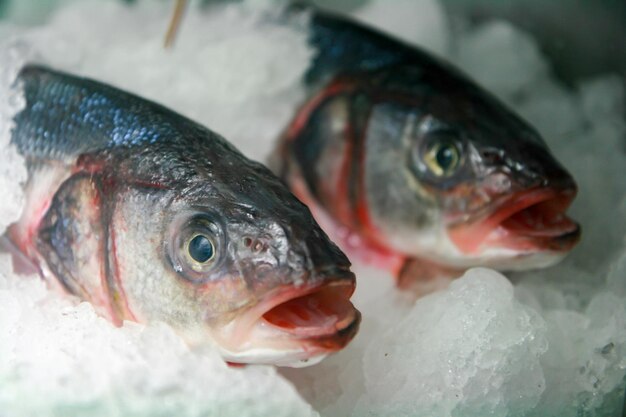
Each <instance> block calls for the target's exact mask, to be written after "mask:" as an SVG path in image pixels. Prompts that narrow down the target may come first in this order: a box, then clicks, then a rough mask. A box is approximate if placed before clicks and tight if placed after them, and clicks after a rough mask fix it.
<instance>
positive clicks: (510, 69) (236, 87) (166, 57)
mask: <svg viewBox="0 0 626 417" xmlns="http://www.w3.org/2000/svg"><path fill="white" fill-rule="evenodd" d="M21 7H25V6H20V10H21ZM169 11H170V10H169V8H168V7H166V5H164V4H161V3H157V2H155V3H141V4H140V5H138V6H135V7H133V8H126V7H123V6H122V5H119V4H117V3H112V2H97V3H94V2H81V3H69V4H68V5H66V6H64V7H63V8H62V9H61V10H59V11H58V12H57V14H55V15H54V17H53V18H51V20H50V21H49V22H48V23H46V24H45V25H43V26H37V27H30V28H29V27H26V28H17V27H14V26H11V25H9V24H8V23H0V39H2V41H0V100H2V102H1V103H0V147H2V149H3V152H2V161H1V163H0V190H2V193H3V203H2V204H0V229H1V228H3V227H4V226H6V225H7V224H9V223H10V222H11V221H13V220H14V219H15V218H16V217H17V216H18V215H19V211H20V209H21V204H22V200H21V199H22V196H21V193H20V189H19V183H20V182H21V181H23V180H24V178H25V175H26V173H25V170H24V166H23V161H21V160H20V159H19V158H18V157H17V154H16V153H15V151H14V150H12V149H11V148H10V147H7V142H8V132H9V129H10V119H11V116H12V114H14V113H15V112H16V111H18V110H19V108H20V105H22V102H21V98H20V96H19V94H16V93H9V91H10V88H11V87H10V86H11V84H12V79H13V77H14V76H15V73H16V71H17V68H18V67H19V65H21V63H22V62H24V61H25V60H33V59H35V60H38V61H43V62H45V63H48V64H50V65H53V66H55V67H57V68H59V69H65V70H68V71H72V72H78V73H81V74H85V75H89V76H92V77H95V78H98V79H101V80H104V81H106V82H109V83H112V84H114V85H116V86H119V87H122V88H125V89H128V90H131V91H134V92H136V93H139V94H141V95H143V96H146V97H149V98H151V99H154V100H157V101H159V102H161V103H163V104H165V105H167V106H168V107H171V108H174V109H175V110H177V111H179V112H181V113H183V114H185V115H188V116H190V117H192V118H194V119H196V120H198V121H200V122H202V123H204V124H206V125H207V126H210V127H211V128H212V129H214V130H216V131H218V132H220V133H222V134H223V135H224V136H226V137H227V138H229V139H230V140H232V141H233V142H235V144H236V145H237V146H238V147H239V148H240V149H242V150H243V151H244V152H245V153H246V154H248V155H249V156H251V157H253V158H255V159H259V160H263V159H264V158H265V157H266V156H267V154H268V152H269V150H270V149H271V148H272V146H273V140H274V138H275V137H276V136H277V135H278V133H279V132H280V130H281V129H282V127H283V126H284V125H285V123H286V122H287V120H288V119H289V118H290V116H291V111H293V108H294V107H295V106H296V105H297V103H299V101H300V100H301V99H302V98H303V97H304V92H303V91H302V90H301V89H300V88H299V87H298V79H299V78H300V76H301V75H302V73H303V72H304V71H305V69H306V66H307V64H308V59H309V57H310V56H311V51H310V50H309V49H308V48H307V47H306V46H305V37H304V35H303V34H302V33H298V32H294V31H293V30H291V29H289V28H285V27H280V26H277V25H274V24H272V23H271V21H266V20H265V19H263V18H260V17H259V16H260V15H259V13H256V12H255V11H254V10H253V8H251V7H250V6H249V5H247V4H243V5H230V6H220V7H216V8H212V9H210V10H208V11H205V12H199V11H197V10H193V9H192V10H191V11H190V12H189V13H188V14H187V17H186V19H185V23H184V25H183V29H182V32H181V34H180V36H179V37H178V40H177V44H176V48H175V49H174V50H172V51H163V50H162V49H161V44H162V36H163V32H164V28H165V27H166V25H167V19H168V17H169ZM385 12H387V13H385ZM20 13H22V14H23V13H24V12H20ZM356 15H357V16H358V17H359V18H362V19H364V20H366V21H368V22H370V23H371V24H375V25H379V26H380V27H381V28H383V29H385V30H387V31H390V32H392V33H394V34H396V35H397V36H399V37H402V38H403V39H405V40H406V41H409V42H415V43H418V44H421V45H423V46H425V47H427V48H429V49H430V50H432V51H434V52H435V53H437V54H439V55H441V56H446V57H448V58H450V59H452V60H453V61H455V62H456V63H457V64H458V65H459V66H461V67H462V68H463V69H464V70H465V71H467V72H468V73H470V75H472V76H473V77H474V78H476V79H477V80H479V81H480V82H481V84H482V85H484V86H485V87H487V88H489V89H490V90H491V91H493V92H494V93H495V94H497V95H498V96H499V97H500V98H502V99H503V100H504V101H506V102H507V103H509V104H510V105H511V106H513V107H514V108H515V109H516V110H517V111H518V112H520V113H521V114H522V115H524V116H525V117H526V118H527V119H529V120H530V121H531V122H532V123H533V124H534V125H535V126H536V127H537V128H538V129H539V130H540V131H541V132H542V133H543V135H544V137H545V138H546V140H547V141H548V143H549V144H550V146H551V148H552V149H553V151H554V152H555V154H556V155H557V157H558V159H559V160H560V161H562V162H563V163H564V165H566V167H567V168H568V169H569V170H570V171H571V172H572V173H573V174H574V176H575V178H576V180H577V182H578V184H579V187H580V191H579V197H578V198H577V199H576V201H575V204H574V206H573V207H572V217H574V218H576V219H577V220H580V221H581V222H582V225H583V240H582V242H581V244H580V245H579V246H578V247H577V248H576V249H575V250H574V251H573V253H572V254H571V255H570V256H569V257H568V258H567V259H566V260H565V261H564V262H563V263H562V264H560V265H559V266H557V267H554V268H551V269H547V270H543V271H535V272H528V273H518V274H510V275H509V279H510V280H509V279H506V278H504V277H503V276H502V275H500V274H499V273H496V272H494V271H490V270H487V269H474V270H471V271H468V272H467V273H466V275H465V276H464V277H462V278H461V279H459V280H457V281H455V282H454V283H452V284H451V285H450V286H449V288H447V289H446V290H444V291H440V292H437V293H434V294H431V295H429V296H427V297H424V298H422V299H420V300H419V301H418V302H417V303H415V304H414V305H412V304H411V303H410V302H408V301H407V300H404V299H403V297H402V295H401V294H398V293H397V292H395V291H394V289H393V288H392V287H391V279H390V277H387V276H385V274H383V273H381V272H380V271H376V270H371V269H368V268H366V267H363V266H359V265H357V266H356V272H357V275H358V277H359V285H358V289H357V293H356V295H355V302H356V304H357V307H358V308H359V309H360V310H361V311H362V312H363V317H364V318H363V326H362V331H361V332H360V334H359V335H358V336H357V338H356V339H355V341H354V342H353V343H352V344H351V345H350V346H349V347H348V348H347V349H346V350H345V351H343V352H340V353H339V354H337V355H335V356H333V357H330V358H328V359H327V360H325V361H324V362H322V363H321V364H319V365H317V366H314V367H311V368H305V369H297V370H281V372H280V374H279V373H277V372H276V371H275V370H274V369H273V368H269V367H246V368H245V369H230V368H228V367H226V366H225V365H224V364H223V363H222V362H221V360H220V359H219V358H218V357H217V356H216V354H215V353H214V352H192V351H189V349H187V347H186V346H185V345H184V344H183V343H182V342H181V340H180V339H178V337H177V336H176V335H174V334H173V333H172V332H171V330H170V329H168V328H167V327H166V326H164V325H158V324H155V325H153V326H148V327H144V326H140V325H137V324H132V323H126V324H125V325H124V326H123V327H122V328H115V327H113V326H112V325H111V324H109V323H108V322H106V321H105V320H103V319H101V318H99V317H98V316H97V315H96V314H95V313H94V311H93V309H92V308H91V307H90V306H89V305H88V304H86V303H78V302H77V301H76V300H68V299H62V298H59V297H58V296H57V295H55V294H52V293H50V292H49V291H47V290H46V288H45V287H44V285H43V284H42V283H41V282H40V281H39V280H38V279H36V278H34V277H31V278H23V277H15V276H13V275H12V274H11V273H10V272H9V271H10V268H9V263H8V262H9V261H8V259H7V258H6V257H0V341H1V342H0V386H1V387H2V389H1V390H0V412H1V414H2V415H3V416H4V415H7V416H18V415H38V416H43V415H59V414H63V415H103V416H104V415H107V416H111V415H131V414H132V415H151V416H152V415H181V416H185V415H188V416H196V415H198V416H199V415H216V416H217V415H219V416H245V415H250V416H253V415H254V416H264V415H267V416H280V415H284V416H296V415H303V416H304V415H311V414H314V413H315V412H314V411H312V410H311V409H310V407H309V405H308V404H306V403H305V402H304V401H303V400H302V398H301V397H300V396H299V395H298V394H297V393H296V391H295V390H294V388H293V386H291V385H290V384H289V382H288V380H290V381H291V382H292V383H293V384H294V385H295V387H297V389H298V391H299V392H300V394H301V395H302V396H303V397H304V398H305V399H306V400H308V402H309V403H310V404H312V406H313V407H314V408H315V409H316V410H317V411H319V412H320V414H321V415H324V416H338V415H342V416H343V415H353V416H363V415H368V414H369V415H389V416H414V415H420V416H474V415H475V416H484V415H494V416H514V415H524V416H542V417H543V416H559V417H560V416H578V415H584V416H587V415H590V416H591V415H598V416H599V415H607V416H610V415H616V414H617V413H618V412H619V410H621V407H622V405H623V403H624V387H625V385H624V384H625V382H624V375H625V374H626V250H625V245H626V243H625V242H624V236H626V178H625V177H624V175H623V172H624V167H625V166H626V153H625V151H624V139H625V134H626V126H625V123H624V119H623V118H622V114H623V113H622V112H623V109H624V92H623V90H622V86H621V84H620V82H619V80H618V79H617V78H614V77H611V76H606V77H601V78H597V79H593V80H588V81H587V82H584V83H582V84H581V85H579V86H578V87H577V89H576V90H574V91H572V90H568V89H566V88H564V87H563V86H561V85H560V84H559V83H558V82H556V81H555V80H554V79H553V78H552V77H551V75H550V70H549V67H548V65H547V64H546V62H545V59H544V58H543V57H542V56H541V53H540V52H539V50H538V48H537V46H536V45H535V43H534V41H533V39H532V38H531V37H529V36H528V35H527V34H524V33H521V32H520V31H518V30H517V29H515V28H514V27H512V26H511V25H509V24H507V23H505V22H491V23H487V24H485V25H483V26H480V27H478V28H475V29H471V30H468V31H461V32H460V33H453V32H452V31H451V30H450V28H449V26H450V24H449V22H448V21H447V18H446V16H445V14H444V13H443V12H442V10H441V8H440V7H439V5H438V3H437V2H435V1H434V0H433V1H423V2H409V1H398V2H395V3H387V2H384V1H383V0H378V1H374V2H370V3H369V5H368V6H366V7H365V8H363V9H361V10H358V11H357V12H356ZM511 282H513V284H511Z"/></svg>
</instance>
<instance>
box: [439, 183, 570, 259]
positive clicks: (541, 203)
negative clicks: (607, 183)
mask: <svg viewBox="0 0 626 417" xmlns="http://www.w3.org/2000/svg"><path fill="white" fill-rule="evenodd" d="M575 196H576V188H575V187H568V188H566V189H552V188H536V189H531V190H526V191H522V192H519V193H516V194H514V195H512V196H511V197H509V198H507V199H506V200H504V201H503V202H502V203H501V204H499V208H497V209H496V210H495V211H494V212H492V213H491V214H490V215H488V216H486V217H484V218H482V219H481V220H479V221H475V222H472V223H470V224H469V225H467V226H465V225H460V224H459V225H457V226H452V227H451V228H450V231H449V236H450V239H451V240H452V242H453V243H454V244H455V245H456V246H457V247H458V248H459V250H461V251H462V252H464V253H468V254H471V253H477V252H478V251H480V250H483V249H486V248H504V249H509V250H515V251H517V252H520V253H536V252H543V251H553V252H567V251H569V250H570V249H572V247H573V246H574V245H576V243H577V242H578V241H579V239H580V225H579V224H578V223H576V222H574V221H573V220H571V219H570V218H569V217H568V216H567V215H566V214H565V212H566V211H567V209H568V208H569V206H570V205H571V203H572V201H573V200H574V197H575Z"/></svg>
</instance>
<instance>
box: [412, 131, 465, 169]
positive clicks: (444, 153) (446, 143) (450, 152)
mask: <svg viewBox="0 0 626 417" xmlns="http://www.w3.org/2000/svg"><path fill="white" fill-rule="evenodd" d="M461 157H462V155H461V149H460V148H459V145H458V141H457V140H456V137H455V135H454V134H453V133H444V132H442V133H437V134H433V135H432V138H431V139H430V140H429V141H428V144H427V146H426V148H425V150H424V152H423V156H422V159H423V161H424V164H425V165H426V167H427V168H428V170H429V171H430V172H431V173H432V174H434V175H435V176H437V177H449V176H451V175H452V174H454V173H455V172H456V171H457V169H458V168H459V166H460V165H461Z"/></svg>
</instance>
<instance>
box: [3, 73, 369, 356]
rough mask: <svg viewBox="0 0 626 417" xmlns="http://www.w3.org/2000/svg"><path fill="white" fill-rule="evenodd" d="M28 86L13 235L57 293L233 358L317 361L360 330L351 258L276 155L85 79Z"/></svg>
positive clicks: (57, 77) (36, 79)
mask: <svg viewBox="0 0 626 417" xmlns="http://www.w3.org/2000/svg"><path fill="white" fill-rule="evenodd" d="M16 86H18V87H19V88H21V89H22V90H23V93H24V97H25V107H24V108H23V109H22V110H21V111H20V112H19V113H17V114H16V115H15V116H14V118H13V121H14V127H13V129H12V133H11V143H12V145H13V146H15V147H16V148H17V150H18V152H19V153H20V154H21V155H22V156H23V157H24V158H25V161H26V166H27V169H28V180H27V182H26V183H25V184H24V192H25V201H26V203H25V208H24V210H23V213H22V215H21V217H20V219H19V220H18V221H17V222H15V223H14V224H12V225H11V226H10V228H9V229H8V231H7V238H8V240H9V241H10V242H11V243H12V244H13V245H14V247H15V248H17V249H18V250H19V251H20V253H22V254H23V255H24V256H25V257H27V258H28V259H29V260H30V261H31V262H32V263H33V264H34V265H35V266H36V268H37V270H38V271H39V272H40V273H41V275H42V276H43V277H44V278H45V279H46V281H47V282H48V283H50V286H51V287H54V288H56V289H59V290H60V291H63V292H64V293H67V294H71V295H73V296H76V297H78V298H79V299H81V300H85V301H88V302H90V303H91V304H93V305H94V306H95V308H96V309H97V311H98V312H99V313H100V314H102V315H103V316H104V317H106V318H108V319H109V320H111V321H112V322H113V323H115V324H118V325H119V324H121V323H122V322H123V321H125V320H129V321H135V322H139V323H153V322H164V323H166V324H168V325H169V326H171V327H172V328H173V329H174V330H175V331H176V332H177V333H178V334H180V335H181V337H183V339H184V340H185V341H186V342H187V343H188V344H189V345H190V346H192V347H197V346H214V347H216V348H217V349H218V350H219V352H220V353H221V355H222V357H223V358H224V360H225V361H227V362H229V363H233V364H251V363H263V364H274V365H281V366H292V367H300V366H307V365H312V364H314V363H316V362H319V361H320V360H322V359H323V358H324V357H325V356H327V355H328V354H330V353H333V352H336V351H338V350H340V349H342V348H343V347H345V346H346V345H347V344H348V343H349V342H350V340H351V339H352V338H353V337H354V336H355V334H356V333H357V330H358V327H359V323H360V318H361V315H360V313H359V311H358V310H357V309H356V308H355V307H354V305H353V304H352V303H351V302H350V297H351V295H352V294H353V292H354V290H355V276H354V273H353V272H352V271H351V269H350V266H351V265H350V262H349V260H348V258H347V257H346V256H345V254H344V253H343V252H342V251H341V250H340V249H339V248H338V247H337V246H336V245H335V244H334V243H333V242H332V241H330V240H329V238H328V236H327V235H326V234H325V233H324V232H323V230H322V229H321V228H320V227H319V225H318V224H317V223H316V222H315V220H314V218H313V217H312V215H311V213H310V211H309V210H308V208H307V207H306V206H305V205H304V204H302V203H301V202H300V201H298V200H297V199H296V198H295V197H294V196H293V194H291V193H290V192H289V190H288V189H287V188H286V187H285V186H284V185H283V184H282V183H281V181H280V180H279V179H278V178H277V177H276V176H275V175H274V174H272V173H271V172H270V170H269V169H268V168H266V167H265V166H264V165H262V164H260V163H258V162H255V161H252V160H250V159H248V158H246V157H245V156H244V155H243V154H241V153H240V152H239V151H238V150H237V149H236V148H235V147H234V146H233V145H231V144H230V143H229V142H228V141H226V140H225V139H224V138H222V137H221V136H220V135H218V134H217V133H214V132H212V131H211V130H209V129H207V128H206V127H204V126H201V125H200V124H198V123H196V122H194V121H192V120H190V119H187V118H185V117H183V116H182V115H179V114H177V113H175V112H173V111H172V110H169V109H167V108H165V107H163V106H161V105H159V104H156V103H154V102H151V101H148V100H146V99H143V98H141V97H138V96H136V95H133V94H131V93H128V92H125V91H122V90H119V89H117V88H115V87H112V86H110V85H107V84H104V83H101V82H98V81H95V80H92V79H89V78H84V77H80V76H77V75H72V74H69V73H64V72H60V71H57V70H54V69H51V68H48V67H45V66H42V65H35V64H29V65H27V66H25V67H24V68H23V69H22V70H21V72H20V73H19V75H18V78H17V83H16Z"/></svg>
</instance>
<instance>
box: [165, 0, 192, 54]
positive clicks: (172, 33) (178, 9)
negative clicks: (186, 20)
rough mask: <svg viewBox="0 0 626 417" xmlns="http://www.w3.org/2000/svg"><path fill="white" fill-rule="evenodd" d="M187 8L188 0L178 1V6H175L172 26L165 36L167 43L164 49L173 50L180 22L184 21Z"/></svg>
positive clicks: (171, 21)
mask: <svg viewBox="0 0 626 417" xmlns="http://www.w3.org/2000/svg"><path fill="white" fill-rule="evenodd" d="M186 6H187V0H176V5H175V6H174V14H173V15H172V19H171V20H170V25H169V27H168V28H167V33H166V34H165V42H164V43H163V47H164V48H171V47H172V45H173V44H174V40H175V39H176V34H177V33H178V28H179V26H180V22H181V20H182V19H183V14H185V8H186Z"/></svg>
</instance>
